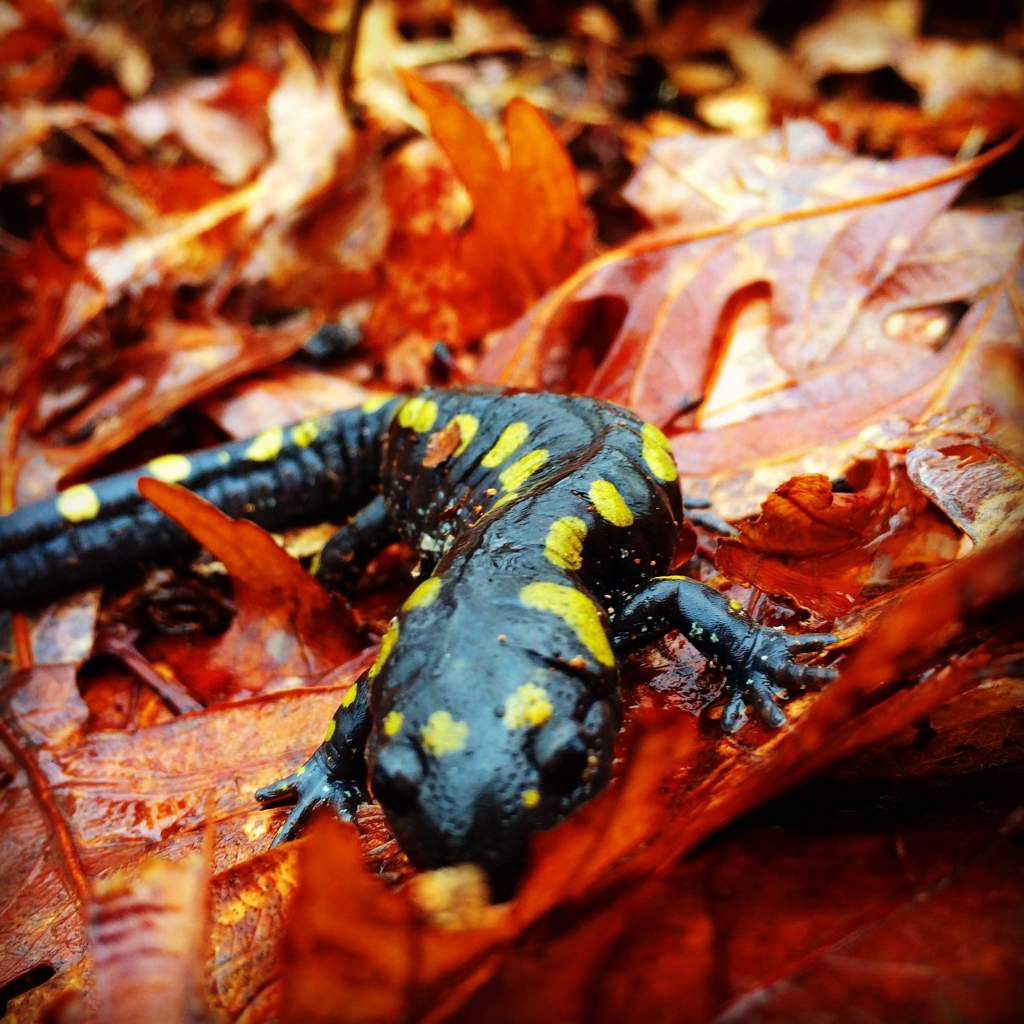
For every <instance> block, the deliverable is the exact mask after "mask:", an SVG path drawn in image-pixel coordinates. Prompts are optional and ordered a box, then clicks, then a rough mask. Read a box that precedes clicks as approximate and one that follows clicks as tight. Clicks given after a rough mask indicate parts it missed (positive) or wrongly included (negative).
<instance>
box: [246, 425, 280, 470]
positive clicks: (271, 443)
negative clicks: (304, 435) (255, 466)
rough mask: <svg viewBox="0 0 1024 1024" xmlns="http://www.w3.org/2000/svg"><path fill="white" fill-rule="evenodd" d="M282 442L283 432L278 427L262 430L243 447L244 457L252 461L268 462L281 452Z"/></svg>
mask: <svg viewBox="0 0 1024 1024" xmlns="http://www.w3.org/2000/svg"><path fill="white" fill-rule="evenodd" d="M283 444H284V432H283V431H282V430H281V428H280V427H273V428H272V429H270V430H264V431H263V433H262V434H257V436H256V437H254V438H253V439H252V444H250V445H249V447H248V448H246V449H245V457H246V458H247V459H249V460H251V461H252V462H269V461H270V460H271V459H276V458H277V457H278V455H280V454H281V446H282V445H283Z"/></svg>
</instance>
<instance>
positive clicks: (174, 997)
mask: <svg viewBox="0 0 1024 1024" xmlns="http://www.w3.org/2000/svg"><path fill="white" fill-rule="evenodd" d="M206 886H207V865H206V864H205V863H204V858H203V856H202V855H198V854H193V855H190V856H187V857H184V858H182V859H181V860H178V861H175V862H173V863H172V862H169V861H164V860H159V859H156V858H152V859H149V860H144V861H143V862H142V863H141V864H139V865H138V866H137V867H134V868H132V869H131V870H130V871H120V872H117V873H115V874H113V875H109V876H107V877H105V878H103V879H102V880H101V881H100V882H98V883H97V885H96V886H95V889H94V891H93V902H92V904H91V905H90V908H89V917H90V921H89V931H90V938H91V944H90V945H91V950H90V951H91V955H92V960H93V970H94V971H95V973H96V991H95V998H96V1002H97V1004H98V1007H99V1013H100V1016H101V1018H102V1019H103V1020H105V1021H110V1022H111V1024H121V1022H124V1024H135V1022H138V1021H150V1020H152V1021H155V1020H166V1021H182V1022H185V1021H190V1020H194V1019H195V1018H196V1017H202V1016H203V1012H202V1009H203V1008H202V1002H201V997H200V979H201V973H200V972H201V970H202V966H203V961H204V959H205V956H204V954H205V948H204V947H205V937H206V935H207V934H208V932H207V921H206Z"/></svg>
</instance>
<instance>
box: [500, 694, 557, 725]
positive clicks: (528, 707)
mask: <svg viewBox="0 0 1024 1024" xmlns="http://www.w3.org/2000/svg"><path fill="white" fill-rule="evenodd" d="M552 711H553V708H552V707H551V701H550V699H549V698H548V692H547V690H545V689H544V687H542V686H538V685H537V684H536V683H523V685H522V686H520V687H519V689H518V690H516V692H515V693H513V694H512V696H511V697H509V698H508V700H507V701H505V718H504V721H505V725H506V726H507V727H508V728H509V729H530V728H536V727H537V726H538V725H543V724H544V723H545V722H546V721H547V720H548V719H549V718H550V717H551V714H552Z"/></svg>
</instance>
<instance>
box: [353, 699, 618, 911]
mask: <svg viewBox="0 0 1024 1024" xmlns="http://www.w3.org/2000/svg"><path fill="white" fill-rule="evenodd" d="M411 717H412V716H411V715H410V716H408V717H407V718H406V721H408V720H409V719H410V718H411ZM616 717H617V716H616V715H615V714H614V712H613V710H612V709H611V707H610V705H608V704H607V703H606V702H605V701H603V700H600V701H596V702H594V704H593V706H592V707H591V708H590V709H589V710H587V711H586V712H585V713H583V714H580V713H579V712H577V713H575V714H573V713H569V712H568V710H567V713H565V714H562V715H559V714H552V715H551V717H550V718H548V719H546V720H545V721H543V722H542V723H540V724H538V725H536V726H529V725H527V726H525V727H522V728H515V729H510V728H509V726H508V724H507V721H506V720H503V719H502V718H497V717H496V718H495V719H494V720H493V721H492V722H490V723H489V724H487V725H486V727H485V724H484V723H482V722H477V723H475V728H474V729H472V730H471V731H469V732H468V733H467V734H466V736H465V741H464V742H459V741H458V737H459V736H461V735H462V733H461V730H459V731H456V730H452V729H450V728H448V729H447V731H446V732H445V735H446V736H448V737H449V742H447V743H445V744H441V743H437V742H434V743H431V742H430V740H431V738H432V736H433V734H432V733H431V730H430V726H429V722H430V718H429V717H428V718H427V719H426V720H425V721H424V722H423V723H422V724H420V726H419V728H418V729H415V730H408V731H406V730H403V733H402V734H401V735H395V736H393V737H387V736H378V737H377V741H376V742H374V741H373V740H371V743H370V746H369V749H368V762H369V764H368V767H369V769H370V772H369V777H370V786H371V789H372V791H373V795H374V797H375V798H376V799H377V800H378V801H379V802H380V804H381V807H382V808H383V810H384V813H385V815H386V816H387V819H388V822H389V824H390V825H391V827H392V829H393V830H394V832H395V835H396V837H397V839H398V842H399V844H400V845H401V847H402V849H403V850H404V851H405V852H406V853H407V855H408V856H409V859H410V861H411V862H412V863H413V864H414V865H415V866H416V867H418V868H437V867H444V866H447V865H451V864H459V863H465V862H467V861H468V862H473V863H475V864H479V865H480V866H481V867H482V868H483V869H484V870H485V871H486V872H487V874H488V876H489V877H490V879H491V883H492V890H493V894H494V896H495V897H496V898H504V897H507V896H509V895H511V893H512V891H513V890H514V887H515V884H516V882H517V880H518V877H519V875H520V873H521V869H522V866H523V864H524V862H525V858H526V854H527V851H528V848H529V840H530V837H531V836H532V834H533V833H534V832H537V831H539V830H541V829H546V828H550V827H551V826H552V825H554V824H555V823H556V822H558V821H560V820H561V819H562V818H564V817H565V815H566V814H568V813H569V811H571V810H572V809H573V808H574V807H576V806H577V805H579V804H580V803H582V802H584V801H585V800H587V799H589V798H590V797H591V796H593V795H594V794H595V793H596V792H598V791H599V790H600V789H601V788H602V787H603V786H604V784H605V782H606V781H607V777H608V768H609V765H610V761H611V744H612V739H613V736H614V732H615V727H616ZM434 721H435V722H436V721H437V719H435V720H434ZM445 721H447V719H445ZM424 729H425V730H426V732H425V733H424ZM424 735H426V737H427V740H426V741H425V740H424V739H423V736H424ZM435 739H436V737H435Z"/></svg>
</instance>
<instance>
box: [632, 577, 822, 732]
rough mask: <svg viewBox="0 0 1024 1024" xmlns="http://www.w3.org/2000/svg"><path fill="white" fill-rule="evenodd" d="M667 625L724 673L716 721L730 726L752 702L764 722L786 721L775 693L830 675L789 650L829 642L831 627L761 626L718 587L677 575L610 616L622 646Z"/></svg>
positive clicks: (647, 639)
mask: <svg viewBox="0 0 1024 1024" xmlns="http://www.w3.org/2000/svg"><path fill="white" fill-rule="evenodd" d="M672 629H678V630H680V631H681V632H682V633H683V635H684V636H685V637H686V639H687V640H689V641H690V643H691V644H693V646H694V647H696V648H697V650H698V651H700V652H701V654H703V655H704V656H705V657H706V658H707V659H708V661H709V662H710V664H711V665H713V666H715V667H717V668H719V669H720V670H721V671H722V673H723V675H724V676H725V683H726V689H727V697H728V699H727V703H726V707H725V711H724V713H723V715H722V728H723V729H724V730H725V731H726V732H736V730H738V729H739V728H740V727H741V726H742V725H743V723H744V722H745V721H746V717H747V708H748V707H753V708H754V710H755V711H756V712H757V714H758V717H759V718H760V719H761V721H762V722H764V723H765V725H769V726H772V727H775V728H777V727H778V726H781V725H782V724H783V723H784V722H785V721H786V716H785V713H784V712H783V711H782V709H781V708H780V707H779V704H778V701H779V700H780V699H781V698H783V697H784V696H786V692H787V690H788V689H790V688H793V687H796V688H798V689H804V688H806V687H807V686H809V685H813V684H820V683H825V682H828V681H829V680H831V679H834V678H835V677H836V675H837V673H836V670H835V669H833V668H826V667H822V666H817V665H805V664H801V663H800V662H797V661H795V660H794V655H796V654H802V653H812V652H817V651H820V650H821V649H822V648H824V647H827V646H828V645H829V644H832V643H835V641H836V639H837V638H836V637H835V636H833V635H832V634H831V633H804V634H800V635H798V634H790V633H784V632H782V631H781V630H778V629H772V628H770V627H768V626H760V625H758V624H757V623H756V622H754V621H753V620H751V619H750V618H749V617H748V616H747V615H745V614H744V613H743V612H742V611H741V610H740V609H739V607H738V606H735V605H733V604H730V602H729V601H727V600H726V599H725V598H724V597H723V596H722V595H721V594H720V593H719V592H718V591H717V590H715V589H713V588H712V587H709V586H707V585H706V584H703V583H698V582H697V581H696V580H691V579H688V578H686V577H682V576H674V577H673V576H665V577H660V578H658V579H656V580H654V581H653V582H652V583H651V584H650V585H648V586H647V587H645V588H644V589H643V590H641V591H639V592H638V593H637V594H635V595H633V597H631V598H630V599H629V600H628V601H627V602H626V603H625V605H624V606H623V607H622V608H621V609H620V610H619V612H618V614H617V615H616V617H615V622H614V634H613V643H614V645H615V648H616V652H617V653H622V654H625V653H628V652H629V651H632V650H637V649H639V648H640V647H643V646H645V645H646V644H649V643H651V642H652V641H653V640H655V639H657V638H658V637H659V636H661V635H663V634H664V633H666V632H668V631H669V630H672Z"/></svg>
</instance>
